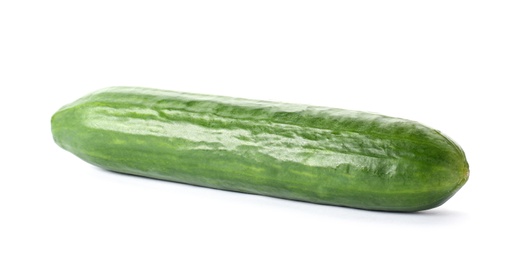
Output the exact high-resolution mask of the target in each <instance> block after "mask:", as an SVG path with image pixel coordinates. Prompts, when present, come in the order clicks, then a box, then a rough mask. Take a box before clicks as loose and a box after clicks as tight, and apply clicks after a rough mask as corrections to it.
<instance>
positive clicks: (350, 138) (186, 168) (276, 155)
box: [51, 87, 469, 211]
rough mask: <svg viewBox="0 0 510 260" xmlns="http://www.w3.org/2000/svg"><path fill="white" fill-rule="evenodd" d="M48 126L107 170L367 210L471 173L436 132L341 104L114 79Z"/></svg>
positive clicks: (405, 201)
mask: <svg viewBox="0 0 510 260" xmlns="http://www.w3.org/2000/svg"><path fill="white" fill-rule="evenodd" d="M51 126H52V133H53V138H54V140H55V142H56V143H57V144H58V145H59V146H60V147H62V148H64V149H65V150H68V151H70V152H71V153H73V154H75V155H76V156H78V157H79V158H81V159H83V160H85V161H86V162H89V163H91V164H94V165H96V166H99V167H101V168H104V169H107V170H111V171H115V172H121V173H126V174H133V175H140V176H145V177H150V178H156V179H162V180H168V181H174V182H180V183H187V184H192V185H198V186H204V187H210V188H216V189H222V190H230V191H237V192H244V193H251V194H259V195H266V196H272V197H278V198H284V199H291V200H298V201H306V202H312V203H318V204H327V205H336V206H345V207H353V208H360V209H368V210H382V211H419V210H426V209H430V208H434V207H437V206H439V205H441V204H443V203H444V202H445V201H447V200H448V199H449V198H450V197H451V196H453V195H454V194H455V193H456V192H457V191H458V190H459V189H460V188H461V187H462V186H463V185H464V183H465V182H466V181H467V179H468V176H469V166H468V163H467V161H466V157H465V154H464V152H463V150H462V149H461V148H460V147H459V146H458V145H457V144H455V143H454V142H453V141H452V140H451V139H449V138H448V137H446V136H445V135H443V134H442V133H440V132H439V131H437V130H434V129H431V128H429V127H426V126H424V125H422V124H420V123H417V122H414V121H409V120H405V119H400V118H393V117H387V116H383V115H377V114H372V113H365V112H359V111H350V110H343V109H336V108H326V107H316V106H307V105H297V104H286V103H276V102H267V101H255V100H247V99H239V98H230V97H221V96H211V95H201V94H191V93H180V92H173V91H166V90H156V89H147V88H137V87H111V88H106V89H103V90H100V91H97V92H94V93H92V94H90V95H88V96H85V97H83V98H81V99H79V100H77V101H75V102H74V103H71V104H69V105H66V106H64V107H62V108H61V109H60V110H59V111H57V112H56V113H55V114H54V115H53V117H52V120H51Z"/></svg>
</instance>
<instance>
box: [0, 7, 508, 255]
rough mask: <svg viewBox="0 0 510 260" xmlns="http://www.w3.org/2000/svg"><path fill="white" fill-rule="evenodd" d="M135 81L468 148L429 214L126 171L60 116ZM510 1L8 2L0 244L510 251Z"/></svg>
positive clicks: (153, 250)
mask: <svg viewBox="0 0 510 260" xmlns="http://www.w3.org/2000/svg"><path fill="white" fill-rule="evenodd" d="M114 85H128V86H146V87H152V88H161V89H171V90H179V91H188V92H198V93H207V94H218V95H227V96H235V97H244V98H252V99H263V100H274V101H283V102H293V103H305V104H312V105H321V106H332V107H339V108H347V109H356V110H364V111H373V112H377V113H382V114H386V115H391V116H397V117H404V118H408V119H412V120H416V121H420V122H422V123H424V124H426V125H429V126H432V127H434V128H437V129H439V130H441V131H442V132H444V133H446V134H447V135H449V136H451V137H452V138H453V139H454V140H455V141H456V142H458V143H459V144H460V145H461V146H462V147H463V148H464V150H465V152H466V154H467V157H468V161H469V163H470V168H471V177H470V180H469V181H468V183H467V184H466V185H465V186H464V187H463V188H462V189H461V190H460V191H459V192H458V193H457V194H456V195H455V196H454V197H453V198H452V199H451V200H449V201H448V202H447V203H446V204H444V205H443V206H441V207H439V208H436V209H433V210H429V211H424V212H421V213H417V214H397V213H382V212H370V211H363V210H355V209H348V208H341V207H329V206H320V205H313V204H308V203H301V202H293V201H286V200H280V199H273V198H266V197H261V196H254V195H245V194H239V193H232V192H224V191H217V190H211V189H206V188H198V187H191V186H187V185H182V184H174V183H169V182H163V181H155V180H150V179H144V178H138V177H132V176H126V175H121V174H114V173H110V172H106V171H103V170H100V169H98V168H96V167H93V166H90V165H88V164H86V163H85V162H83V161H81V160H79V159H78V158H77V157H75V156H73V155H72V154H70V153H68V152H66V151H64V150H62V149H60V148H59V147H58V146H57V145H55V144H54V143H53V140H52V137H51V131H50V118H51V115H52V114H53V113H54V112H55V111H57V110H58V109H59V108H60V107H61V106H62V105H64V104H66V103H69V102H71V101H74V100H75V99H77V98H79V97H81V96H83V95H85V94H87V93H89V92H91V91H94V90H97V89H99V88H103V87H107V86H114ZM509 86H510V6H509V3H508V1H448V0H442V1H392V0H388V1H278V0H272V1H262V0H259V1H160V2H158V1H148V0H146V1H106V0H101V1H80V2H79V3H78V2H77V1H9V0H7V1H1V2H0V87H1V92H0V93H1V94H0V95H1V97H0V100H1V101H0V106H1V110H0V113H1V127H0V131H1V135H0V137H1V146H0V147H1V150H0V151H1V157H0V158H1V161H0V162H1V168H0V259H369V258H378V259H381V258H382V259H446V258H450V259H462V258H466V257H474V259H509V256H510V254H509V252H508V249H507V248H506V247H507V246H508V233H509V232H510V229H509V224H508V223H509V219H510V214H509V213H508V208H509V207H508V206H509V200H508V199H509V198H510V192H509V187H510V186H509V183H510V177H509V176H510V172H509V171H510V170H509V167H508V160H509V154H508V148H509V145H510V143H509V136H508V133H509V132H510V129H509V127H508V123H507V121H508V115H509V112H510V109H509V108H510V106H509V105H508V101H509V97H510V96H509V94H508V93H504V92H503V91H504V90H505V89H506V88H508V87H509Z"/></svg>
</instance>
